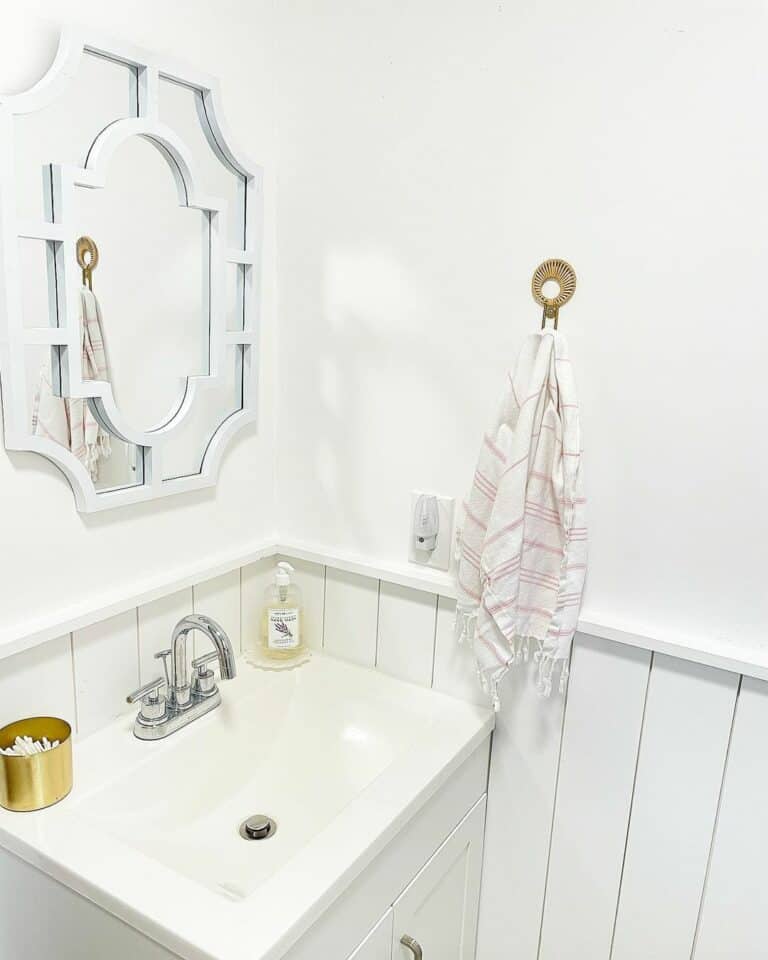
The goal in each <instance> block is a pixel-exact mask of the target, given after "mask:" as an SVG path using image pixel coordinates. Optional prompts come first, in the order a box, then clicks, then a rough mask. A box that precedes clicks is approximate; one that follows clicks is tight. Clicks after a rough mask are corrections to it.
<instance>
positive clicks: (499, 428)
mask: <svg viewBox="0 0 768 960" xmlns="http://www.w3.org/2000/svg"><path fill="white" fill-rule="evenodd" d="M585 503H586V501H585V498H584V493H583V476H582V451H581V434H580V429H579V405H578V402H577V400H576V390H575V385H574V379H573V372H572V370H571V363H570V360H569V358H568V352H567V346H566V342H565V340H564V338H563V337H562V335H561V334H559V333H557V332H555V331H553V330H544V331H541V332H540V333H536V334H533V335H532V336H530V337H529V338H528V339H527V340H526V342H525V345H524V347H523V350H522V352H521V354H520V357H519V359H518V362H517V368H516V370H515V372H514V374H513V375H512V374H510V375H509V386H508V389H507V392H506V395H505V396H504V398H503V400H502V404H501V408H500V411H499V414H498V417H497V419H496V421H495V423H494V424H493V427H492V429H491V431H490V432H489V433H487V434H486V435H485V437H484V438H483V443H482V446H481V449H480V456H479V459H478V463H477V470H476V471H475V476H474V482H473V484H472V490H471V492H470V494H469V497H468V499H467V500H466V502H465V504H464V523H463V528H462V532H461V535H460V544H459V547H460V550H459V564H458V605H457V631H458V633H459V635H460V639H462V640H463V639H470V638H471V639H472V641H473V644H474V650H475V656H476V660H477V667H478V673H479V676H480V679H481V682H482V683H483V686H484V688H485V689H487V690H489V692H490V693H491V696H492V699H493V704H494V707H495V709H498V708H499V695H498V686H499V682H500V681H501V679H502V677H503V676H504V675H505V674H506V672H507V670H508V669H509V667H510V666H512V665H513V664H516V663H519V662H520V661H527V660H528V658H529V655H530V654H533V660H534V662H535V663H536V664H537V687H538V690H539V693H540V694H541V695H542V696H549V694H550V692H551V690H552V680H553V677H554V675H555V673H556V670H557V669H558V668H559V670H560V690H561V691H563V690H564V689H565V685H566V683H567V679H568V660H569V656H570V649H571V641H572V639H573V634H574V632H575V629H576V623H577V619H578V613H579V607H580V605H581V595H582V590H583V587H584V578H585V575H586V569H587V527H586V520H585V510H586V507H585Z"/></svg>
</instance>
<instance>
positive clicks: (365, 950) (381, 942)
mask: <svg viewBox="0 0 768 960" xmlns="http://www.w3.org/2000/svg"><path fill="white" fill-rule="evenodd" d="M349 960H392V910H387V912H386V913H385V914H384V916H383V917H382V918H381V920H379V922H378V923H377V924H376V926H375V927H374V928H373V930H371V932H370V933H369V934H368V936H367V937H366V938H365V940H363V942H362V943H361V944H360V946H359V947H358V948H357V949H356V950H355V952H354V953H353V954H352V956H351V957H349Z"/></svg>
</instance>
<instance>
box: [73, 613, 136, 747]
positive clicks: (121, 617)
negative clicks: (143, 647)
mask: <svg viewBox="0 0 768 960" xmlns="http://www.w3.org/2000/svg"><path fill="white" fill-rule="evenodd" d="M72 643H73V650H74V662H75V692H76V703H77V730H78V733H79V734H88V733H92V732H93V731H94V730H97V729H98V728H99V727H101V726H104V724H107V723H109V722H110V721H111V720H114V719H115V718H117V717H119V716H120V715H121V714H122V713H125V712H126V711H128V710H132V709H133V707H129V706H128V704H127V703H126V702H125V698H126V696H127V695H128V694H129V693H131V691H132V690H135V689H136V687H138V685H139V650H138V637H137V633H136V611H135V610H127V611H126V612H125V613H119V614H118V615H117V616H116V617H110V618H109V619H108V620H102V621H101V622H100V623H94V624H92V625H91V626H89V627H83V629H82V630H76V631H75V632H74V633H73V634H72Z"/></svg>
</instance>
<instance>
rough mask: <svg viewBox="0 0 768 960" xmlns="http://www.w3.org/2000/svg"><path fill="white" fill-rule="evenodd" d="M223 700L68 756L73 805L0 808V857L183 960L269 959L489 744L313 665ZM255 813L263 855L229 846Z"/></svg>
mask: <svg viewBox="0 0 768 960" xmlns="http://www.w3.org/2000/svg"><path fill="white" fill-rule="evenodd" d="M221 693H222V698H223V703H222V705H221V706H220V707H219V708H218V709H216V710H214V711H212V712H211V713H210V714H207V715H206V716H204V717H201V718H199V719H198V720H195V721H194V722H193V723H191V724H190V725H189V726H188V727H185V728H184V729H183V730H181V731H179V732H177V733H174V734H172V735H171V736H170V737H168V738H166V739H165V740H160V741H156V742H146V741H140V740H137V739H136V738H135V737H134V736H133V732H132V731H133V719H134V714H133V713H131V714H130V715H128V714H126V715H125V716H124V717H123V718H121V719H120V720H118V721H116V722H115V723H114V724H112V725H111V726H109V727H108V728H106V729H105V730H102V731H100V732H98V733H96V734H94V735H93V736H90V737H88V738H86V739H84V740H78V741H77V742H76V743H75V749H74V758H75V771H74V789H73V791H72V793H71V794H70V796H69V797H67V798H66V799H65V800H63V801H62V802H61V803H60V804H58V805H57V806H55V807H51V808H50V809H48V810H43V811H40V812H39V813H34V814H23V815H19V814H13V813H9V812H7V811H4V810H0V845H1V846H3V847H5V848H6V849H7V850H9V851H10V852H12V853H15V854H16V855H17V856H20V857H21V858H22V859H24V860H26V861H27V862H29V863H31V864H33V865H34V866H36V867H38V868H39V869H41V870H43V871H44V872H45V873H47V874H48V875H49V876H51V877H53V878H54V879H56V880H58V881H60V882H62V883H64V884H66V885H67V886H69V887H70V888H72V889H74V890H76V891H77V892H78V893H81V894H82V895H84V896H86V897H88V898H89V899H90V900H92V901H93V902H94V903H96V904H98V905H99V906H101V907H103V908H104V909H106V910H108V911H109V912H111V913H113V914H115V915H116V916H118V917H120V918H121V919H123V920H124V921H125V922H127V923H129V924H130V925H131V926H133V927H135V928H136V929H138V930H140V931H142V932H143V933H145V934H146V935H147V936H149V937H151V938H153V939H155V940H157V941H158V942H159V943H162V944H164V945H165V946H167V947H169V948H170V949H171V950H175V951H176V952H177V953H179V954H180V955H183V956H185V957H190V958H198V957H199V958H201V960H202V958H205V960H209V958H215V960H253V958H255V957H272V956H280V955H281V953H282V951H283V949H284V944H285V943H286V942H289V941H290V942H292V941H293V940H295V939H296V937H297V936H299V935H300V934H301V933H302V932H304V930H306V929H307V928H308V926H309V925H310V924H311V922H312V921H313V919H314V918H316V917H317V916H318V915H319V912H320V911H321V909H322V908H323V905H327V904H328V903H330V902H331V900H332V899H333V898H334V897H335V896H337V895H338V894H339V893H340V892H341V891H342V890H343V889H344V888H345V886H346V885H348V884H349V883H350V882H351V881H352V879H354V877H355V876H356V875H357V874H358V873H359V872H360V871H361V870H362V869H364V867H365V866H366V865H367V864H368V863H370V862H371V860H372V859H373V857H374V856H375V855H376V854H377V853H378V852H380V851H381V850H382V849H383V848H384V847H385V846H386V844H387V843H388V842H389V841H390V840H391V839H392V837H393V836H394V835H395V834H396V832H397V831H398V830H399V829H400V828H401V827H402V826H404V824H405V823H407V821H408V819H409V818H410V817H411V816H413V814H414V813H415V812H416V811H417V810H418V809H420V808H421V807H422V806H423V805H424V803H426V802H427V800H428V799H429V798H430V797H431V796H432V795H433V794H434V793H435V791H436V790H437V789H439V787H440V786H441V785H442V784H443V783H445V781H446V780H447V779H448V777H449V776H450V775H451V772H452V771H454V770H456V769H458V767H459V766H460V765H461V764H462V762H463V761H464V760H465V759H467V758H468V757H469V756H470V755H471V754H472V753H473V752H474V751H475V750H476V749H477V748H478V747H479V746H480V745H481V744H482V743H483V741H484V740H485V739H486V738H487V737H488V736H489V735H490V733H491V730H492V728H493V715H492V714H491V713H490V711H488V710H483V709H481V708H479V707H476V706H474V705H471V704H467V703H463V702H460V701H458V700H454V699H452V698H450V697H447V696H443V695H441V694H437V693H434V692H433V691H430V690H425V689H422V688H421V687H416V686H413V685H411V684H407V683H402V682H401V681H398V680H395V679H393V678H391V677H387V676H385V675H384V674H382V673H379V672H378V671H374V670H367V669H363V668H360V667H356V666H353V665H351V664H347V663H343V662H341V661H339V660H334V659H332V658H329V657H325V656H322V655H318V654H315V655H314V656H313V657H312V659H311V660H310V661H309V662H308V663H306V664H304V665H302V666H300V667H298V668H296V669H294V670H289V671H262V670H257V669H255V668H253V667H251V666H249V665H248V664H245V663H238V676H237V677H236V678H235V679H234V680H231V681H227V682H225V683H222V684H221ZM255 814H264V815H266V816H268V817H271V818H273V819H274V820H275V821H276V823H277V831H276V832H275V834H274V835H273V836H271V837H270V838H269V839H265V840H256V841H249V840H246V839H243V837H242V836H241V835H240V826H241V824H242V823H243V821H244V820H246V819H247V818H248V817H251V816H253V815H255ZM255 918H258V922H255Z"/></svg>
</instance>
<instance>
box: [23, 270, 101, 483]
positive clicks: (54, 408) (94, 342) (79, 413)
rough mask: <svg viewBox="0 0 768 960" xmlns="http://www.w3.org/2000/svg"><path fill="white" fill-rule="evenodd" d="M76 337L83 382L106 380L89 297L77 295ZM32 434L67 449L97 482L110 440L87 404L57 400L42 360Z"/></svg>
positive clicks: (95, 306)
mask: <svg viewBox="0 0 768 960" xmlns="http://www.w3.org/2000/svg"><path fill="white" fill-rule="evenodd" d="M80 306H81V316H80V336H81V342H80V346H81V352H82V370H83V380H109V366H108V364H107V354H106V349H105V346H104V334H103V330H102V323H101V310H100V308H99V303H98V300H97V299H96V297H95V296H94V295H93V293H92V292H91V291H90V290H89V289H88V288H87V287H83V288H82V290H81V291H80ZM32 432H33V433H35V434H36V435H37V436H40V437H47V438H48V439H49V440H55V441H56V443H59V444H61V445H62V446H63V447H68V448H69V449H70V450H71V451H72V453H73V454H74V455H75V456H76V457H77V459H78V460H80V462H81V463H82V464H83V466H84V467H85V468H86V469H87V470H88V472H89V473H90V475H91V480H93V482H94V483H95V482H96V481H97V480H98V479H99V461H100V460H104V459H106V458H107V457H109V456H110V454H111V452H112V447H111V443H110V436H109V433H107V431H106V430H104V429H103V428H102V427H100V426H99V424H98V423H97V421H96V418H95V417H94V415H93V413H91V409H90V407H89V406H88V401H87V400H83V399H80V398H75V399H69V398H65V397H58V396H56V394H55V393H54V390H53V384H52V382H51V364H50V361H49V360H45V362H44V363H43V365H42V367H41V369H40V376H39V380H38V383H37V388H36V390H35V395H34V399H33V405H32Z"/></svg>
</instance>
